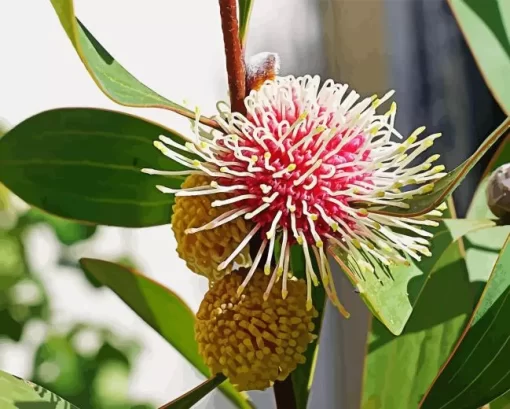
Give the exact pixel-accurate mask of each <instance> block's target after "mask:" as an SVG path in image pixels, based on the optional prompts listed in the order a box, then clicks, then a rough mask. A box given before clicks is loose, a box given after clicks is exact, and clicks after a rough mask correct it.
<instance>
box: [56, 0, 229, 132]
mask: <svg viewBox="0 0 510 409" xmlns="http://www.w3.org/2000/svg"><path fill="white" fill-rule="evenodd" d="M50 2H51V5H52V6H53V9H54V10H55V13H56V14H57V17H58V19H59V21H60V24H61V25H62V28H63V29H64V31H65V32H66V34H67V36H68V37H69V40H70V41H71V44H72V45H73V47H74V49H75V51H76V53H77V54H78V57H79V58H80V60H81V62H82V63H83V65H84V66H85V69H86V70H87V72H88V73H89V75H90V77H91V78H92V80H93V81H94V82H95V84H96V85H97V87H98V88H99V89H100V90H101V92H103V94H105V95H106V96H107V97H108V98H109V99H111V100H112V101H113V102H115V103H117V104H119V105H122V106H127V107H135V108H160V109H166V110H169V111H172V112H175V113H177V114H180V115H182V116H185V117H187V118H190V119H193V120H194V119H196V114H195V113H194V112H192V111H191V110H189V109H188V108H185V107H183V106H181V105H179V104H176V103H175V102H172V101H170V100H168V99H166V98H165V97H163V96H162V95H159V94H158V93H157V92H155V91H154V90H152V89H151V88H149V87H148V86H146V85H145V84H143V83H142V82H141V81H139V80H138V79H137V78H136V77H135V76H134V75H132V74H131V73H130V72H129V71H127V70H126V69H125V68H124V67H123V66H122V65H121V64H120V63H118V64H119V67H120V68H121V69H122V70H124V72H125V73H126V74H127V75H128V76H130V77H131V78H133V80H134V81H136V82H137V83H138V84H140V86H141V87H142V88H146V89H147V90H148V91H150V92H152V93H153V94H154V97H155V98H158V99H161V100H162V102H164V103H162V104H135V103H130V104H129V103H123V102H120V101H119V100H118V99H116V98H115V97H113V96H112V95H110V94H109V93H108V91H107V90H106V88H105V87H104V86H103V85H102V84H101V82H100V81H99V79H98V77H97V76H96V74H95V73H94V71H93V69H92V67H91V66H90V64H89V63H88V60H87V59H86V58H85V54H84V52H83V49H82V46H81V44H80V37H79V34H78V33H79V28H78V25H77V22H78V23H79V24H80V25H81V26H83V28H84V30H83V31H84V34H85V30H86V32H87V33H88V34H89V35H90V36H91V37H92V38H93V39H94V40H95V41H96V42H97V43H98V44H99V45H100V43H99V41H97V39H96V38H95V37H94V36H93V35H92V33H91V32H90V31H89V30H88V29H87V28H86V27H85V25H84V24H82V23H81V22H80V21H79V20H78V19H77V17H76V14H75V12H74V0H50ZM57 4H58V5H60V7H58V6H57ZM101 47H102V48H103V50H105V51H106V52H107V53H108V54H110V53H109V52H108V51H107V50H106V49H105V48H104V47H103V46H102V45H101ZM165 104H166V105H165ZM199 122H201V123H203V124H204V125H207V126H210V127H213V128H218V127H219V125H218V123H217V122H216V121H215V120H213V119H210V118H205V117H199Z"/></svg>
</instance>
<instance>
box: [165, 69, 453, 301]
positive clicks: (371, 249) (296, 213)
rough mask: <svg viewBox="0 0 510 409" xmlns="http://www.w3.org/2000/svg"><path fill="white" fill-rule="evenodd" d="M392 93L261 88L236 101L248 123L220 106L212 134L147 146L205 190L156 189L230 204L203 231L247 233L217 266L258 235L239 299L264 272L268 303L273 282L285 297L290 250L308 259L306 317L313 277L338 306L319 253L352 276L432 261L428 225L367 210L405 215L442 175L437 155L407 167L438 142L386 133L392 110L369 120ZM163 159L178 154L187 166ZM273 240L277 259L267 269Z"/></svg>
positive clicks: (287, 83) (285, 80)
mask: <svg viewBox="0 0 510 409" xmlns="http://www.w3.org/2000/svg"><path fill="white" fill-rule="evenodd" d="M392 94H393V93H392V92H389V93H387V94H386V95H384V96H383V97H382V98H380V99H378V98H377V97H375V96H373V97H369V98H365V99H362V100H361V101H360V100H359V99H360V95H359V94H358V93H356V92H355V91H350V92H348V87H347V85H340V84H335V83H334V82H333V81H332V80H327V81H326V82H325V83H324V84H323V85H322V87H321V86H320V79H319V77H317V76H316V77H310V76H305V77H299V78H295V77H292V76H289V77H277V78H276V79H275V80H273V81H266V82H265V83H264V85H263V86H262V87H260V89H258V90H252V91H251V93H250V95H249V96H248V97H247V98H246V99H245V105H246V108H247V114H246V115H241V114H239V113H236V112H233V113H232V112H230V109H229V108H228V106H226V105H224V104H221V103H220V104H218V111H219V115H218V116H217V118H216V119H217V121H218V123H219V124H220V125H221V127H222V131H217V130H212V131H210V132H206V131H205V130H203V129H199V128H198V125H196V128H195V130H196V138H195V140H193V141H190V142H188V143H186V144H185V146H176V144H175V143H174V142H173V141H171V140H168V138H165V137H161V141H158V142H156V145H157V146H158V147H159V148H160V149H161V150H162V152H163V153H164V154H166V155H167V156H169V157H170V158H172V159H174V160H179V161H180V162H181V163H183V164H185V165H186V166H188V167H189V168H190V171H189V172H190V173H196V172H200V173H202V174H204V175H208V176H209V177H211V178H212V179H213V182H211V184H210V185H209V186H207V187H204V188H203V189H201V190H199V189H182V190H172V189H168V188H166V187H163V186H159V189H160V190H161V191H163V192H168V193H172V194H175V195H176V196H188V195H209V194H217V193H225V194H227V195H228V196H229V199H227V200H221V201H214V202H212V206H215V207H221V206H225V205H235V206H236V209H235V210H232V211H231V213H229V217H228V218H225V217H223V216H222V217H219V218H217V219H216V220H215V221H213V222H210V223H208V224H207V225H204V226H203V227H202V228H203V229H207V228H209V227H211V226H216V225H221V224H223V223H226V222H227V221H230V220H233V219H234V218H244V219H245V220H250V221H251V222H252V223H253V228H252V229H251V230H250V231H249V232H248V233H247V234H246V237H245V239H244V240H243V241H242V242H241V243H239V246H238V247H237V248H236V249H235V250H234V251H233V252H232V253H231V254H230V255H229V256H228V257H226V258H225V260H224V261H223V262H222V263H221V264H220V265H219V266H218V268H219V269H220V270H221V269H225V268H227V266H228V265H229V264H230V263H231V262H232V261H233V260H234V259H235V258H236V257H237V255H238V254H239V252H240V251H242V249H243V248H244V246H245V245H246V243H248V242H249V241H250V239H251V238H252V237H254V236H255V235H257V234H259V235H261V239H262V245H261V247H260V249H259V251H258V254H257V255H256V257H255V260H254V262H253V266H252V268H251V269H250V271H249V273H248V275H247V277H246V279H245V280H244V281H243V283H242V284H241V286H240V289H239V293H241V292H242V291H243V288H244V287H245V286H246V284H247V283H248V282H249V280H250V278H251V277H252V276H253V274H254V273H255V271H256V269H257V267H258V266H259V265H260V264H262V265H263V266H264V272H265V273H266V274H272V276H273V277H275V279H274V280H271V281H270V282H269V287H268V289H267V290H266V291H267V294H269V292H270V291H271V286H272V284H271V283H274V282H275V280H277V279H280V278H282V295H283V297H286V296H287V294H288V288H287V280H288V275H289V274H287V273H288V272H289V259H290V256H289V254H290V246H291V245H292V244H294V243H298V244H299V245H301V246H302V248H303V251H304V255H305V260H306V277H307V285H308V291H307V302H308V304H307V305H308V308H311V307H312V301H311V283H313V284H315V285H317V284H318V282H319V280H318V275H320V277H321V279H322V282H323V285H324V286H325V288H326V291H327V292H328V294H329V296H330V298H332V299H333V300H334V302H336V300H335V298H336V296H335V294H334V289H333V288H332V286H331V274H330V270H329V265H328V262H327V260H326V253H325V246H326V245H336V246H340V247H341V248H342V249H343V250H345V251H346V252H348V253H350V254H351V255H352V256H353V257H354V258H355V259H356V261H357V264H358V265H359V267H360V268H361V269H362V270H363V269H365V270H367V269H368V270H370V268H371V266H370V265H369V264H368V263H367V262H366V260H365V257H364V255H365V254H370V255H371V256H372V257H373V258H375V259H376V260H377V261H378V262H380V263H383V264H386V265H390V264H392V263H407V262H408V261H407V258H406V256H409V257H412V258H414V259H418V260H419V259H420V257H421V256H422V255H429V254H430V252H429V250H428V247H427V246H428V244H429V243H428V240H427V237H429V236H431V235H430V233H428V232H427V231H426V230H424V229H423V228H422V227H423V226H424V225H437V223H436V222H434V221H432V220H429V219H428V218H427V217H419V218H409V217H396V216H388V215H383V214H379V213H376V212H374V211H373V209H375V208H376V207H377V206H384V205H391V206H396V207H401V208H406V207H408V205H407V204H406V203H405V200H406V199H409V198H412V197H413V196H414V195H419V194H423V193H427V192H430V191H431V190H432V189H433V187H434V184H433V182H434V180H435V179H438V178H440V177H442V176H444V173H442V172H443V170H444V167H443V166H432V163H433V162H434V161H436V160H437V159H438V158H439V155H432V156H430V157H429V158H428V159H426V160H425V162H422V163H418V164H416V163H415V162H416V161H415V159H416V158H418V157H419V156H420V157H421V154H422V153H423V152H424V151H425V150H427V149H428V148H429V147H431V146H432V144H433V141H434V139H436V138H438V137H439V136H440V135H439V134H434V135H430V136H428V137H426V138H423V139H420V140H419V139H418V137H419V136H420V134H422V133H423V131H424V129H425V128H419V129H417V130H416V131H415V132H413V133H412V134H411V135H410V136H409V137H408V138H407V139H405V140H404V138H403V137H402V135H400V133H399V132H398V131H397V130H396V129H395V127H394V123H395V115H396V104H395V103H392V104H391V105H390V108H389V110H387V112H385V113H379V112H378V110H379V109H380V106H381V105H382V104H383V103H384V102H386V101H387V100H388V99H389V98H390V97H391V96H392ZM393 137H396V139H397V140H396V141H395V140H393ZM398 139H400V141H398ZM162 142H163V143H162ZM165 144H166V145H165ZM171 148H177V149H184V150H186V151H188V153H193V154H195V155H196V157H197V159H195V160H192V159H188V158H187V157H185V156H184V155H180V154H179V153H178V152H177V151H176V150H175V149H174V150H173V149H171ZM440 214H441V213H440V212H438V211H434V212H432V213H431V214H430V215H440ZM276 240H279V241H280V242H281V249H282V251H281V252H280V256H279V258H278V260H274V261H273V257H274V247H275V241H276ZM265 250H267V251H265ZM314 257H315V260H316V261H317V265H318V271H315V269H314V267H313V258H314ZM273 264H274V265H276V267H275V268H273V267H272V265H273Z"/></svg>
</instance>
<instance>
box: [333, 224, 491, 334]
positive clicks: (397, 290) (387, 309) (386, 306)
mask: <svg viewBox="0 0 510 409" xmlns="http://www.w3.org/2000/svg"><path fill="white" fill-rule="evenodd" d="M492 225H494V222H492V221H490V220H461V219H443V220H441V222H440V226H439V227H436V228H433V229H432V230H431V232H432V233H434V237H433V238H432V239H431V247H430V250H431V253H432V256H431V257H424V258H422V260H421V261H419V262H417V261H411V260H410V262H411V264H410V266H397V267H392V268H387V267H385V266H382V265H381V264H380V263H377V262H376V261H375V260H371V261H372V263H371V264H373V266H374V268H375V272H374V273H366V274H364V275H363V276H360V274H356V273H355V271H356V270H355V269H354V268H353V264H352V261H351V258H350V256H349V255H348V254H345V253H344V252H343V251H342V250H341V249H340V248H339V247H330V253H331V254H332V255H333V257H334V258H335V259H336V260H337V262H338V263H339V264H340V265H341V267H342V269H343V271H344V272H346V273H347V277H348V278H349V280H350V281H351V282H352V284H353V285H354V286H355V287H357V289H358V290H359V292H360V295H361V297H362V298H363V300H364V301H365V303H366V304H367V306H368V308H369V309H370V310H371V311H372V313H373V314H374V316H375V317H376V318H377V319H379V320H380V321H381V322H382V323H383V324H384V325H385V326H386V327H387V328H388V329H389V330H390V331H391V332H392V333H393V334H395V335H399V334H400V333H401V332H402V330H403V329H404V326H405V325H406V323H407V321H408V319H409V317H410V316H411V313H412V311H413V308H414V306H415V305H416V302H417V300H418V298H419V296H420V295H421V292H422V290H423V288H424V286H425V284H426V283H427V280H428V279H429V277H430V275H431V274H432V273H433V272H434V271H435V270H436V269H437V263H438V262H439V260H440V258H441V256H442V254H443V252H445V251H446V250H447V249H448V248H449V247H450V246H451V245H452V243H454V242H455V241H457V240H458V239H459V238H461V237H462V236H464V235H465V234H467V233H469V232H472V231H476V230H480V229H483V228H487V227H489V226H492Z"/></svg>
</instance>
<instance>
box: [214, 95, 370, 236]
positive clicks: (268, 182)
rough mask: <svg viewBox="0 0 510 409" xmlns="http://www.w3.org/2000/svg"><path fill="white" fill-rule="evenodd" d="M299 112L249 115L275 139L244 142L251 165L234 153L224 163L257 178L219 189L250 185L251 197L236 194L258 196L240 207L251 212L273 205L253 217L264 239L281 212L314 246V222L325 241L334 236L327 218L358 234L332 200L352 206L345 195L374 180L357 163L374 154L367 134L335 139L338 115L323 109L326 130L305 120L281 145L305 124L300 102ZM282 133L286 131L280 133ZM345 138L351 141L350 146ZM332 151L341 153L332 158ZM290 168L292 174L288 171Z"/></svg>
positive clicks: (284, 221) (338, 135)
mask: <svg viewBox="0 0 510 409" xmlns="http://www.w3.org/2000/svg"><path fill="white" fill-rule="evenodd" d="M294 107H295V109H294V110H290V109H288V110H287V111H286V112H281V111H280V110H279V109H278V108H277V107H271V108H266V113H265V114H264V113H262V112H260V111H257V112H260V113H258V114H257V115H256V117H254V116H252V115H248V117H247V119H248V120H249V121H250V122H251V123H252V124H254V126H255V127H258V128H260V127H261V126H263V127H264V128H265V130H266V132H269V133H271V134H272V137H271V136H267V135H266V134H264V133H262V132H261V133H260V134H257V132H255V135H250V138H247V137H241V138H239V142H238V145H239V149H240V151H241V152H242V154H243V155H244V156H246V157H248V158H250V157H251V158H252V159H253V160H252V162H251V163H249V162H248V161H240V160H239V159H238V158H236V157H235V156H234V153H233V152H232V151H230V152H229V153H228V154H225V155H223V156H222V157H221V158H220V159H221V160H224V161H225V162H237V163H238V164H237V165H231V166H229V169H231V170H232V171H235V172H248V173H250V174H251V175H253V176H252V177H242V178H241V177H239V178H237V177H234V178H222V179H221V180H220V184H221V185H224V186H232V185H237V184H243V185H247V186H248V192H246V190H242V191H241V190H239V191H236V192H234V193H233V196H239V195H246V194H247V193H248V194H251V195H254V198H249V199H247V200H244V201H242V204H240V206H243V207H247V208H249V209H250V211H251V212H253V211H255V210H256V209H258V208H259V207H261V206H263V205H264V204H265V203H268V201H270V202H269V206H266V208H265V209H264V210H263V211H261V212H260V213H258V214H256V215H255V216H254V217H253V221H254V222H255V223H258V224H260V225H261V226H262V230H261V231H262V233H263V234H264V233H265V232H267V231H268V230H269V229H270V227H271V224H272V223H273V220H275V218H276V217H277V215H278V213H279V212H281V214H282V215H281V218H280V220H279V225H280V226H282V227H284V228H287V229H289V231H290V229H291V228H292V226H291V217H290V213H291V211H293V212H294V215H295V217H296V219H295V220H296V226H295V227H296V229H297V230H298V231H299V230H301V231H302V232H303V234H304V236H305V238H306V240H307V242H309V243H310V244H313V243H315V242H316V239H314V237H313V235H312V233H311V230H310V221H309V218H310V217H312V219H313V220H314V222H313V223H314V226H315V230H316V232H317V234H318V235H319V236H320V237H324V235H325V234H326V233H332V229H331V225H330V224H328V222H327V221H326V219H325V218H324V217H323V215H324V214H325V215H326V216H327V218H329V219H330V221H331V220H332V221H335V220H338V219H340V220H342V221H344V222H345V223H347V225H348V226H349V227H350V228H352V229H354V230H356V223H355V222H354V221H353V220H352V217H347V214H346V212H345V210H343V209H342V208H341V206H340V205H339V204H337V203H334V202H333V201H331V200H328V199H331V198H334V199H335V200H336V201H338V202H341V203H342V204H344V205H346V206H347V205H348V200H352V197H351V196H347V195H343V194H342V193H341V192H344V191H346V190H348V189H349V188H350V187H352V186H350V185H352V184H353V183H355V182H359V181H365V182H366V183H370V181H369V180H367V179H369V176H370V174H369V173H366V172H365V171H364V169H365V166H361V165H360V164H359V163H358V162H360V161H366V160H368V158H369V156H370V150H368V149H366V148H364V147H363V145H364V142H365V140H366V136H365V135H363V134H358V135H352V134H349V132H350V130H345V129H344V130H342V131H339V132H335V133H332V132H334V131H331V129H334V128H335V127H336V128H340V126H339V124H338V123H337V122H336V121H335V120H334V119H333V115H331V114H330V115H328V116H325V115H323V114H324V113H325V112H327V111H326V108H325V107H321V108H320V110H319V115H318V117H325V118H326V120H325V121H324V120H322V121H321V122H320V124H321V125H323V128H321V129H317V125H318V124H317V122H316V121H314V119H316V118H317V116H314V117H313V118H310V117H308V118H306V119H304V120H302V119H301V121H302V123H301V124H300V125H298V126H297V127H296V129H294V130H293V131H292V132H290V134H289V135H288V136H286V137H285V138H284V139H283V141H282V142H279V141H280V140H281V136H280V135H284V134H285V133H286V131H287V130H288V129H289V127H290V126H292V125H293V124H295V123H296V121H300V115H301V114H303V112H304V107H303V106H302V105H301V104H300V103H298V102H296V100H294ZM268 113H269V115H268ZM284 120H286V121H288V123H289V124H290V125H287V124H286V123H285V124H283V125H281V123H282V121H284ZM262 124H263V125H262ZM279 127H282V129H281V131H280V132H279V131H278V129H279ZM322 129H323V130H322ZM310 134H313V137H310ZM348 134H349V135H348ZM346 135H348V137H349V141H347V142H346V141H345V138H346ZM304 139H305V140H306V141H304ZM296 146H297V147H296ZM332 151H336V152H335V153H334V154H333V155H331V152H332ZM289 167H290V168H291V169H292V170H288V169H289ZM276 193H277V194H276ZM271 198H273V199H272V200H271ZM320 210H322V211H323V212H322V213H321V211H320ZM305 211H306V212H305ZM310 215H315V216H316V217H314V216H310Z"/></svg>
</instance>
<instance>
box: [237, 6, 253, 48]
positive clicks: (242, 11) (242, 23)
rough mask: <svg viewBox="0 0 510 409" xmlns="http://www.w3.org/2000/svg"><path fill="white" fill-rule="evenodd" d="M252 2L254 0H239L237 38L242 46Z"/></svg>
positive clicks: (244, 40) (246, 32)
mask: <svg viewBox="0 0 510 409" xmlns="http://www.w3.org/2000/svg"><path fill="white" fill-rule="evenodd" d="M254 2H255V0H239V39H240V40H241V45H242V46H243V47H244V45H245V44H246V37H247V34H248V28H249V27H248V26H249V23H250V17H251V12H252V10H253V3H254Z"/></svg>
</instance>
